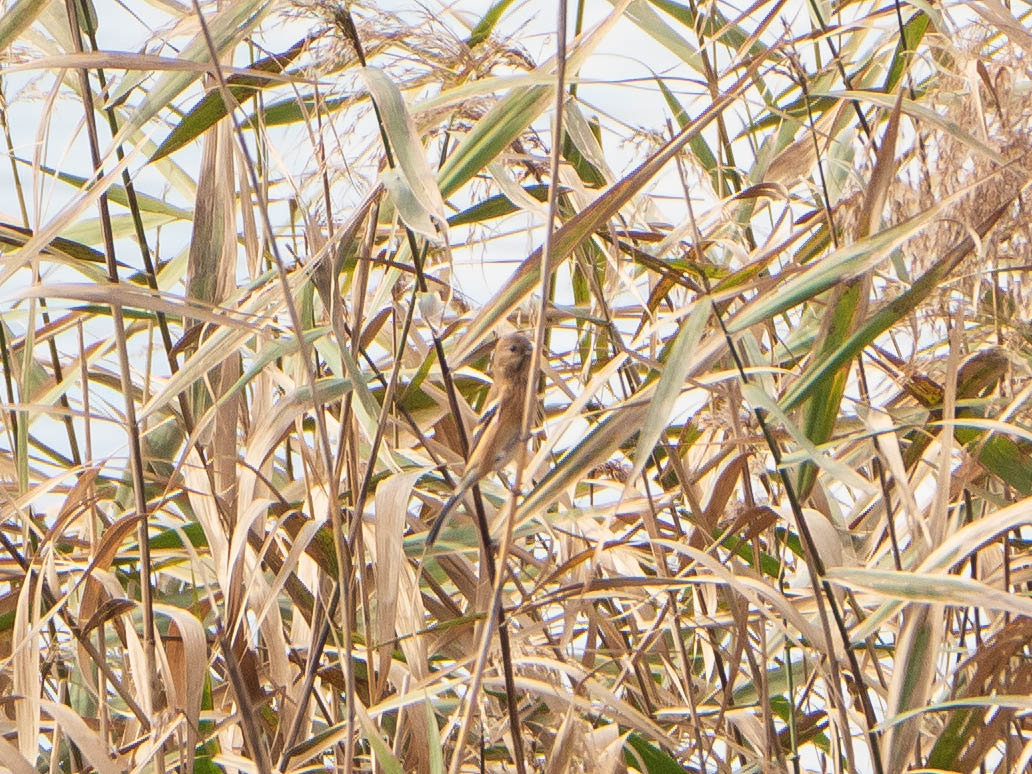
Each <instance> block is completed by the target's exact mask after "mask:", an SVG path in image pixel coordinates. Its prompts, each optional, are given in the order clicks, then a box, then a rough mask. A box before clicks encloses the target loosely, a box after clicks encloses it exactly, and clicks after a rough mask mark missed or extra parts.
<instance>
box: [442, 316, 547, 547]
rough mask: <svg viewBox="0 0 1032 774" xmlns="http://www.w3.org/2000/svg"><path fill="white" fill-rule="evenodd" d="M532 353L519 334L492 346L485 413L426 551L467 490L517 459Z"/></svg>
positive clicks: (514, 334) (511, 335)
mask: <svg viewBox="0 0 1032 774" xmlns="http://www.w3.org/2000/svg"><path fill="white" fill-rule="evenodd" d="M532 349H533V345H532V344H531V343H530V340H529V339H527V337H525V336H521V335H520V334H518V333H512V334H509V335H508V336H504V337H502V338H501V339H499V340H498V343H497V344H496V345H495V348H494V354H492V355H491V376H492V378H493V379H494V384H492V385H491V389H490V391H488V393H487V402H486V403H485V404H484V411H483V413H482V414H481V415H480V421H479V422H478V423H477V427H476V429H475V431H474V433H473V443H472V444H471V449H470V453H469V459H468V460H467V461H466V469H465V471H464V472H463V474H462V478H461V479H460V480H459V483H458V485H457V486H456V487H455V493H454V494H453V495H452V496H451V497H449V498H448V501H447V502H446V503H445V504H444V507H443V508H442V509H441V512H440V514H438V516H437V519H435V520H434V523H433V525H431V527H430V531H429V532H428V533H427V536H426V545H427V546H428V547H429V546H432V545H433V544H434V541H435V540H437V535H438V533H439V532H440V531H441V527H442V526H444V520H445V517H447V515H448V513H449V512H450V511H451V509H452V508H454V507H455V504H456V503H458V502H459V500H461V499H462V497H463V496H464V495H465V494H466V492H467V491H469V488H470V487H471V486H473V484H475V483H477V482H478V481H480V480H481V479H482V478H484V476H487V475H488V474H490V473H493V472H497V471H500V470H501V469H502V468H504V467H505V465H506V464H507V463H508V462H509V460H511V459H512V458H513V457H514V456H516V452H517V451H518V450H519V440H520V430H522V424H523V402H524V400H525V396H526V394H527V372H528V371H529V370H530V360H531V350H532Z"/></svg>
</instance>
